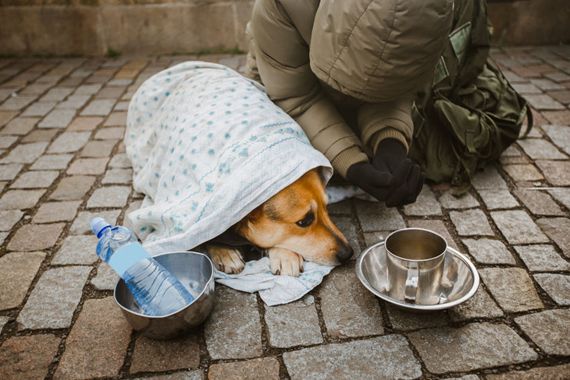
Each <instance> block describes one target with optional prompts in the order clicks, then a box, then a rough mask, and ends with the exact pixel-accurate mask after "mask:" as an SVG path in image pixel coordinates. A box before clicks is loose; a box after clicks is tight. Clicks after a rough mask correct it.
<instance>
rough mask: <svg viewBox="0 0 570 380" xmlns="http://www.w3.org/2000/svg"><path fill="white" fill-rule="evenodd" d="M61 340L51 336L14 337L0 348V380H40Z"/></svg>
mask: <svg viewBox="0 0 570 380" xmlns="http://www.w3.org/2000/svg"><path fill="white" fill-rule="evenodd" d="M60 340H61V338H59V337H57V336H55V335H52V334H38V335H30V336H15V337H11V338H9V339H8V340H6V341H5V342H4V344H3V345H2V346H1V347H0V378H2V379H6V380H11V379H26V380H36V379H37V380H41V379H44V378H45V377H46V376H47V374H48V369H49V365H50V364H51V362H52V360H53V358H54V357H55V355H56V353H57V350H58V348H59V342H60Z"/></svg>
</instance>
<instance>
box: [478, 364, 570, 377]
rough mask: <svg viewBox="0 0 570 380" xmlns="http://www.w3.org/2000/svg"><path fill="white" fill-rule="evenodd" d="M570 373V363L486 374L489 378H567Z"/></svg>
mask: <svg viewBox="0 0 570 380" xmlns="http://www.w3.org/2000/svg"><path fill="white" fill-rule="evenodd" d="M569 373H570V364H562V365H557V366H553V367H536V368H532V369H529V370H524V371H512V372H507V373H501V374H489V375H486V378H487V379H488V380H537V379H544V380H566V379H567V378H568V374H569Z"/></svg>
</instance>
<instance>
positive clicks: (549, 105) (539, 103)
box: [525, 94, 565, 111]
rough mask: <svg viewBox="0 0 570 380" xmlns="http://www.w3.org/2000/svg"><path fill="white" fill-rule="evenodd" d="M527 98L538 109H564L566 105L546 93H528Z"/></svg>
mask: <svg viewBox="0 0 570 380" xmlns="http://www.w3.org/2000/svg"><path fill="white" fill-rule="evenodd" d="M525 99H526V100H527V101H528V103H529V104H530V105H531V106H532V107H533V108H535V109H537V110H540V111H542V110H563V109H565V107H564V106H563V105H562V104H560V103H558V102H557V101H556V100H554V99H553V98H552V97H550V96H548V95H546V94H527V95H525Z"/></svg>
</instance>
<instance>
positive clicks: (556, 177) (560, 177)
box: [536, 160, 570, 186]
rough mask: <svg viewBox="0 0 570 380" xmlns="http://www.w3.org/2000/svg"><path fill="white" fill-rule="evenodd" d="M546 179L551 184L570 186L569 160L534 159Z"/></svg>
mask: <svg viewBox="0 0 570 380" xmlns="http://www.w3.org/2000/svg"><path fill="white" fill-rule="evenodd" d="M536 164H537V165H538V167H539V168H540V170H542V173H543V174H544V176H545V177H546V180H547V181H548V182H549V183H550V184H551V185H553V186H570V161H540V160H539V161H536Z"/></svg>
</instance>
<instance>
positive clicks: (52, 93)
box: [40, 87, 73, 102]
mask: <svg viewBox="0 0 570 380" xmlns="http://www.w3.org/2000/svg"><path fill="white" fill-rule="evenodd" d="M72 92H73V88H68V87H55V88H52V89H51V90H49V91H48V92H47V94H45V95H44V96H42V97H41V98H40V101H44V102H47V101H56V102H59V101H61V100H63V99H65V98H66V97H67V96H68V95H69V94H71V93H72Z"/></svg>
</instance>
